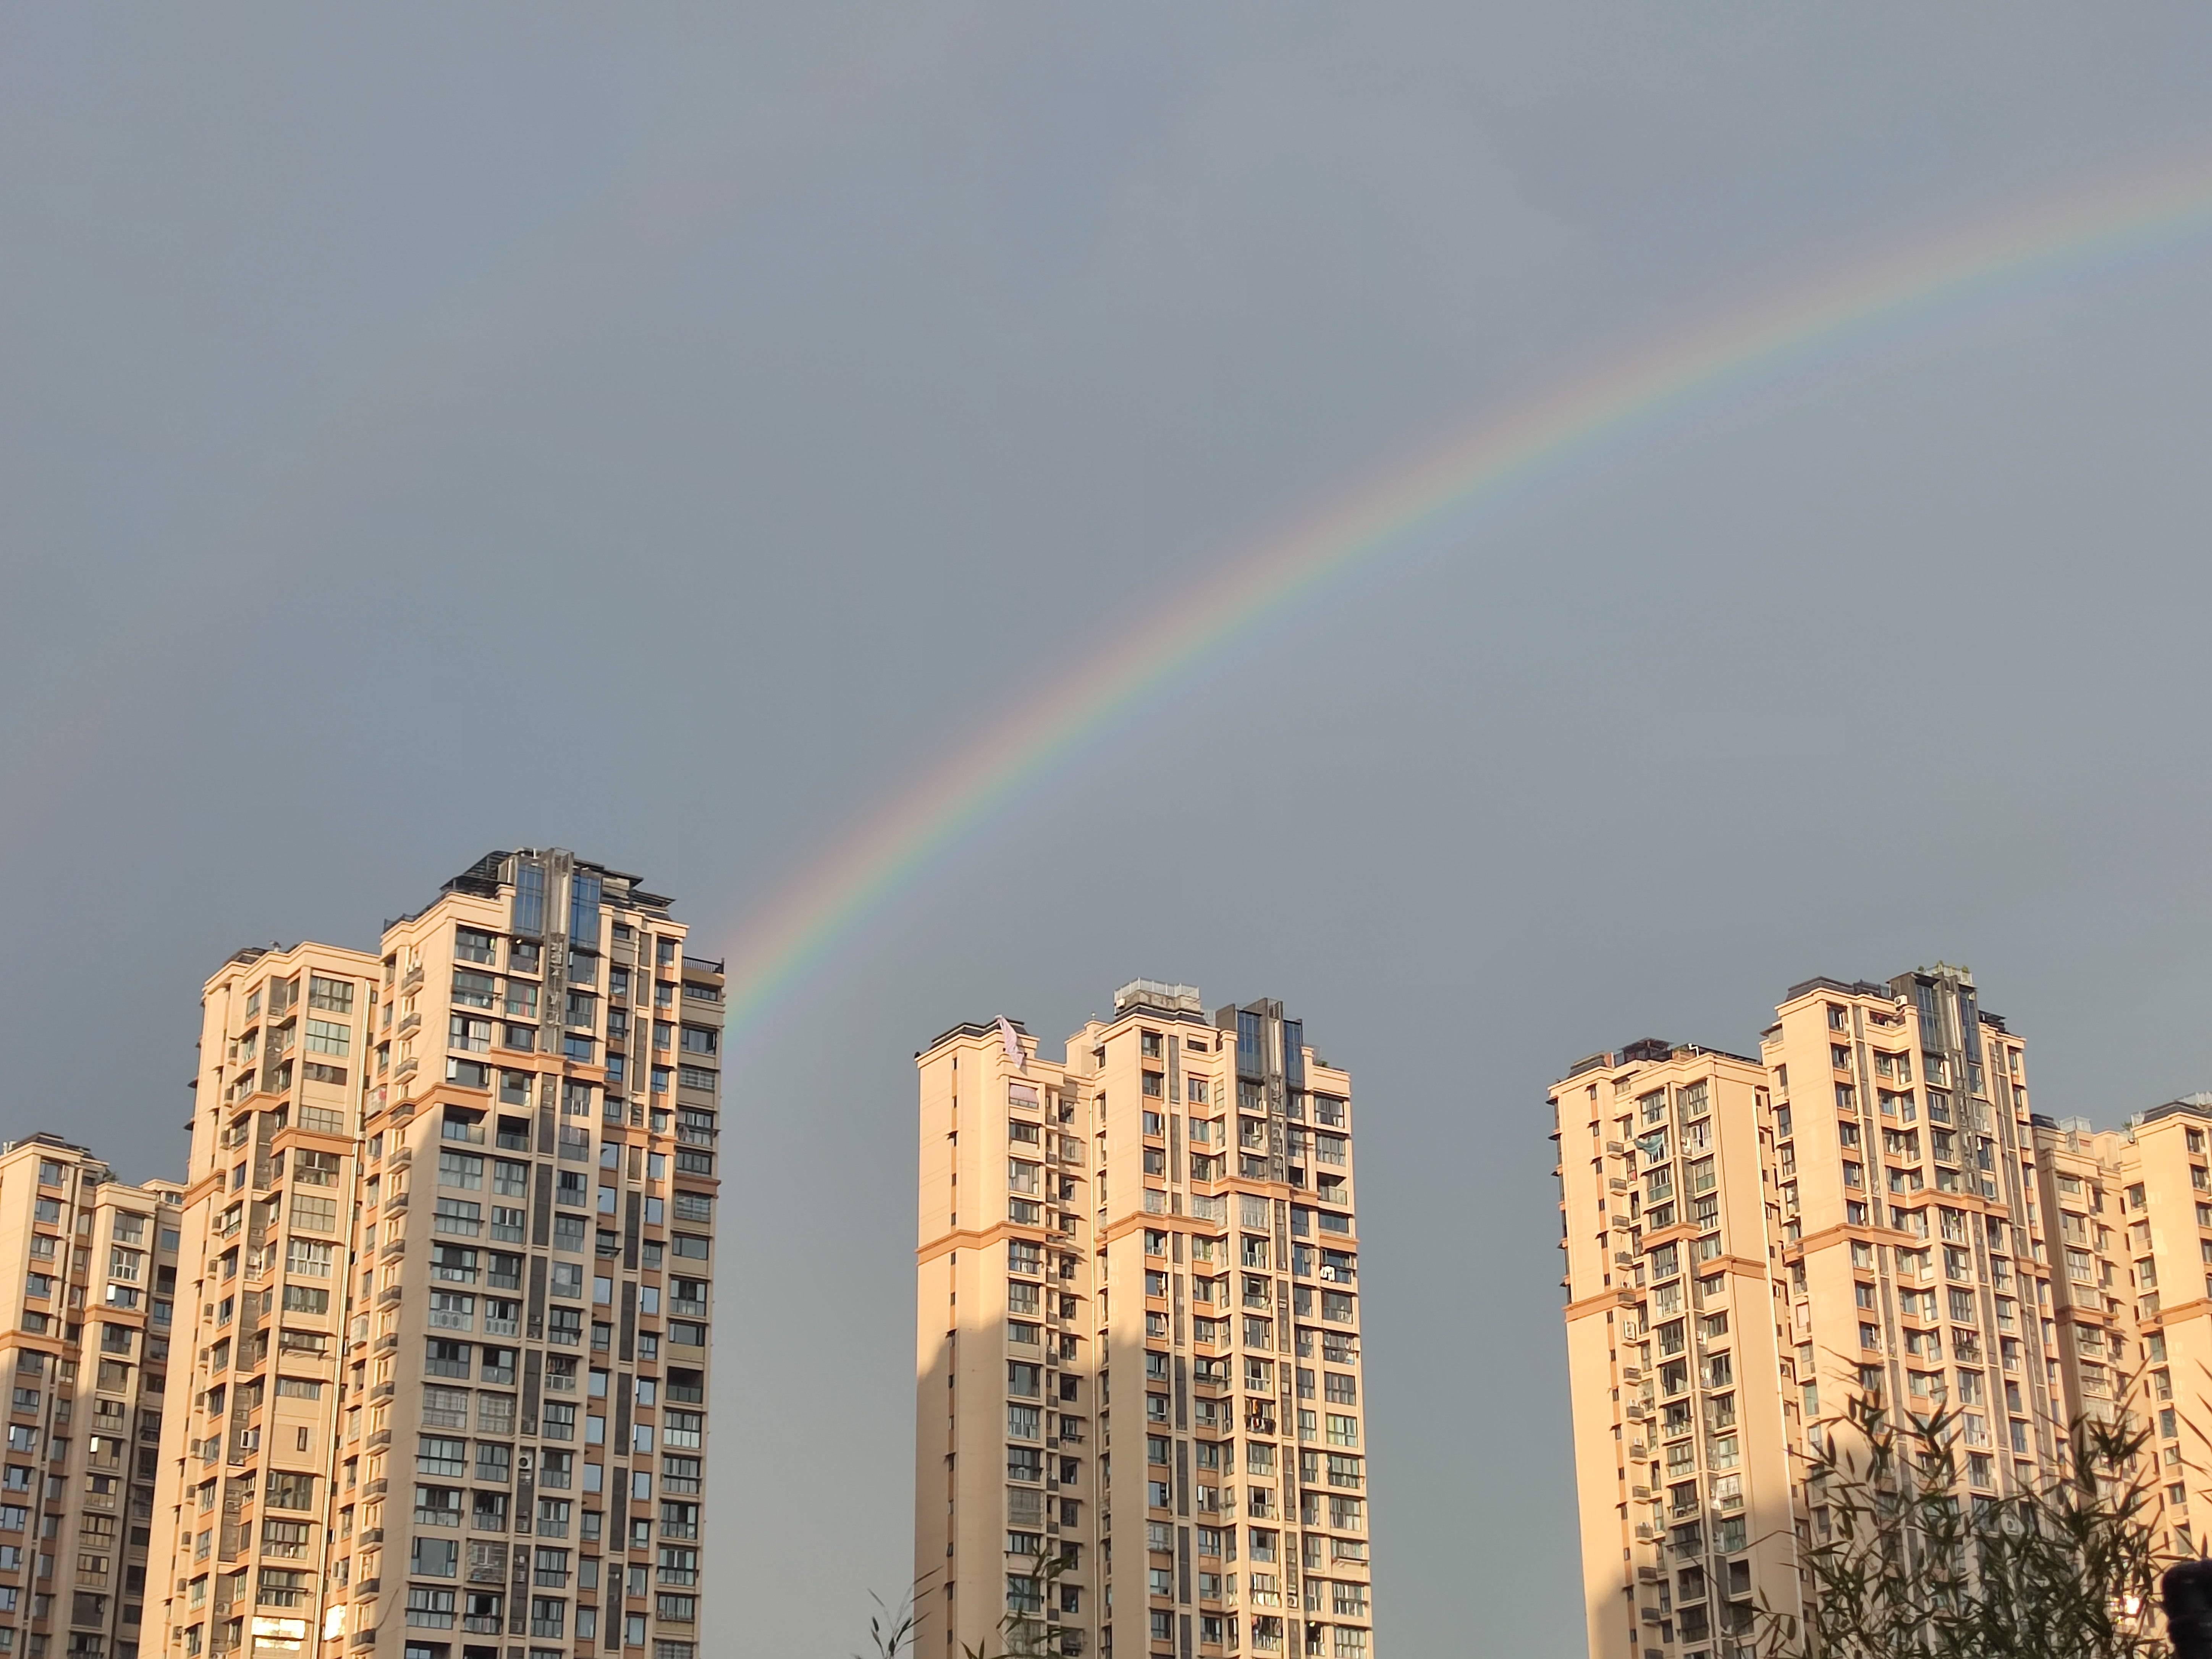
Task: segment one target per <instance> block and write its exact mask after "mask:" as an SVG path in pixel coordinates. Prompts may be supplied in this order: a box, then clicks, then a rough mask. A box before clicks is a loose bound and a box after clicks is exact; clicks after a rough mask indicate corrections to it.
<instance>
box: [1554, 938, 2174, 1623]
mask: <svg viewBox="0 0 2212 1659" xmlns="http://www.w3.org/2000/svg"><path fill="white" fill-rule="evenodd" d="M1551 1106H1552V1109H1553V1115H1554V1124H1553V1133H1554V1138H1555V1139H1557V1141H1558V1143H1559V1169H1558V1175H1559V1182H1560V1212H1561V1223H1562V1240H1561V1248H1562V1249H1563V1250H1564V1251H1565V1258H1566V1273H1565V1279H1563V1281H1562V1283H1563V1285H1564V1287H1565V1290H1566V1292H1567V1306H1566V1325H1567V1341H1568V1361H1569V1381H1570V1389H1571V1402H1572V1414H1573V1419H1574V1437H1575V1449H1576V1477H1577V1490H1578V1496H1579V1499H1580V1510H1581V1526H1582V1541H1583V1578H1584V1590H1585V1605H1586V1616H1587V1622H1588V1629H1589V1645H1590V1652H1591V1654H1592V1655H1593V1656H1594V1659H1633V1656H1637V1655H1638V1654H1639V1653H1640V1654H1641V1655H1642V1656H1644V1659H1722V1656H1727V1655H1731V1654H1735V1653H1737V1652H1748V1651H1749V1650H1750V1644H1751V1642H1752V1640H1753V1622H1754V1620H1755V1618H1756V1617H1757V1612H1756V1610H1757V1609H1758V1608H1759V1607H1761V1606H1767V1607H1774V1608H1777V1609H1780V1610H1784V1611H1788V1610H1790V1607H1792V1605H1793V1603H1794V1602H1796V1600H1797V1598H1798V1597H1799V1596H1800V1595H1802V1591H1803V1583H1802V1576H1801V1574H1800V1571H1799V1570H1798V1567H1797V1565H1796V1546H1797V1543H1798V1541H1800V1540H1816V1541H1817V1540H1821V1539H1825V1538H1826V1537H1827V1536H1828V1535H1829V1517H1828V1516H1827V1514H1826V1510H1825V1509H1824V1508H1822V1507H1821V1506H1820V1504H1817V1503H1814V1502H1808V1498H1807V1494H1806V1490H1805V1486H1804V1477H1805V1473H1806V1468H1807V1463H1808V1457H1809V1456H1811V1455H1816V1454H1817V1449H1818V1442H1819V1436H1820V1434H1821V1433H1822V1432H1824V1425H1826V1424H1828V1423H1831V1422H1832V1421H1833V1420H1834V1419H1837V1418H1838V1417H1839V1416H1840V1415H1841V1414H1842V1413H1844V1410H1845V1408H1846V1406H1847V1402H1848V1401H1850V1399H1851V1398H1852V1397H1853V1396H1854V1395H1879V1396H1880V1397H1881V1399H1883V1400H1884V1401H1887V1402H1891V1403H1892V1404H1894V1403H1896V1402H1900V1401H1902V1402H1906V1403H1908V1404H1910V1405H1912V1406H1915V1407H1920V1408H1922V1409H1927V1408H1929V1407H1933V1406H1935V1405H1936V1404H1938V1403H1941V1404H1943V1405H1945V1406H1947V1407H1949V1408H1950V1409H1952V1410H1954V1411H1956V1412H1957V1413H1959V1414H1960V1433H1961V1439H1962V1450H1963V1455H1962V1456H1961V1458H1960V1495H1961V1497H1962V1498H1966V1497H1971V1496H1972V1495H1977V1494H1985V1495H1997V1494H2002V1493H2005V1492H2013V1491H2016V1490H2019V1489H2021V1487H2022V1486H2025V1485H2027V1484H2030V1483H2033V1482H2034V1481H2037V1480H2039V1479H2041V1478H2042V1477H2043V1476H2044V1475H2045V1474H2049V1473H2051V1472H2053V1471H2054V1470H2055V1468H2056V1467H2057V1465H2056V1462H2054V1460H2056V1459H2058V1458H2061V1457H2063V1455H2064V1453H2065V1449H2066V1431H2067V1425H2069V1423H2070V1422H2071V1421H2072V1420H2073V1418H2074V1416H2075V1412H2076V1407H2077V1402H2076V1401H2075V1399H2074V1397H2073V1396H2071V1395H2069V1393H2068V1392H2067V1390H2068V1387H2069V1383H2068V1380H2067V1379H2068V1375H2069V1374H2068V1373H2067V1372H2066V1370H2064V1368H2063V1364H2062V1352H2061V1346H2060V1340H2059V1319H2060V1316H2061V1314H2060V1308H2061V1301H2060V1297H2059V1295H2057V1294H2056V1293H2054V1288H2053V1283H2052V1273H2051V1261H2052V1260H2053V1256H2052V1251H2053V1249H2054V1245H2053V1243H2052V1241H2051V1239H2050V1237H2048V1236H2047V1234H2046V1231H2045V1223H2046V1220H2047V1219H2048V1218H2049V1217H2050V1216H2051V1215H2052V1214H2053V1213H2056V1212H2057V1206H2054V1205H2053V1204H2052V1203H2051V1198H2050V1196H2049V1195H2048V1194H2046V1193H2045V1162H2046V1161H2047V1160H2045V1159H2043V1158H2039V1138H2040V1132H2039V1128H2038V1127H2037V1124H2036V1121H2035V1119H2034V1116H2033V1113H2032V1112H2031V1110H2030V1109H2029V1105H2028V1097H2027V1076H2026V1050H2025V1045H2024V1044H2023V1043H2022V1042H2021V1039H2020V1038H2019V1037H2018V1036H2015V1035H2014V1034H2013V1033H2011V1032H2010V1031H2008V1030H2007V1028H2006V1025H2005V1022H2004V1021H2003V1020H2002V1018H1999V1017H1997V1016H1996V1015H1993V1014H1990V1013H1988V1012H1984V1011H1983V1010H1982V1009H1981V1008H1980V1007H1979V1006H1978V1000H1977V994H1976V990H1975V987H1974V982H1973V979H1972V975H1971V974H1969V973H1967V972H1966V971H1965V970H1963V969H1951V968H1948V967H1940V966H1939V967H1938V968H1936V969H1925V970H1916V971H1915V972H1913V973H1910V974H1905V975H1899V976H1898V977H1897V978H1895V979H1893V980H1892V981H1888V982H1887V984H1873V983H1869V982H1866V981H1853V982H1849V983H1846V982H1844V981H1835V980H1826V979H1819V980H1811V981H1806V982H1804V983H1803V984H1801V985H1798V986H1795V987H1791V989H1790V994H1789V995H1788V996H1787V997H1785V998H1784V1000H1783V1002H1782V1003H1781V1005H1780V1006H1779V1007H1778V1009H1777V1011H1776V1018H1775V1020H1774V1023H1773V1024H1771V1025H1770V1026H1769V1027H1768V1028H1767V1029H1766V1030H1765V1032H1763V1033H1762V1035H1761V1040H1760V1044H1759V1055H1758V1057H1757V1058H1755V1059H1754V1058H1753V1057H1750V1056H1747V1055H1731V1054H1721V1053H1717V1052H1715V1051H1711V1050H1706V1049H1701V1048H1695V1047H1686V1046H1680V1045H1675V1044H1671V1043H1667V1042H1639V1043H1633V1044H1631V1045H1630V1046H1629V1047H1628V1048H1625V1049H1623V1050H1620V1052H1618V1053H1613V1052H1607V1053H1605V1054H1596V1055H1593V1056H1591V1057H1590V1058H1589V1059H1588V1060H1583V1062H1581V1063H1580V1064H1579V1065H1577V1066H1576V1067H1575V1068H1574V1070H1573V1071H1572V1072H1571V1073H1570V1074H1569V1075H1568V1077H1567V1078H1565V1079H1563V1080H1562V1081H1561V1082H1560V1083H1559V1085H1556V1086H1555V1087H1554V1089H1553V1091H1552V1096H1551ZM2193 1245H2194V1235H2193V1234H2192V1236H2191V1247H2192V1248H2193ZM2199 1283H2200V1284H2201V1283H2202V1274H2201V1271H2200V1274H2199ZM2083 1305H2084V1306H2085V1307H2086V1305H2087V1304H2086V1300H2085V1301H2084V1304H2083ZM2080 1320H2081V1324H2082V1326H2083V1328H2085V1329H2086V1328H2089V1327H2090V1326H2092V1325H2093V1326H2094V1328H2096V1329H2097V1331H2098V1332H2099V1333H2100V1341H2111V1342H2115V1343H2118V1342H2124V1336H2121V1335H2107V1334H2106V1327H2107V1324H2108V1319H2107V1317H2106V1315H2105V1314H2104V1312H2103V1311H2102V1310H2100V1311H2099V1312H2098V1313H2097V1314H2096V1315H2095V1316H2091V1315H2090V1314H2088V1313H2087V1312H2084V1313H2082V1314H2081V1316H2080ZM2085 1340H2086V1339H2085ZM2112 1353H2113V1355H2114V1357H2115V1359H2116V1360H2117V1358H2118V1355H2119V1349H2118V1347H2114V1348H2113V1349H2112Z"/></svg>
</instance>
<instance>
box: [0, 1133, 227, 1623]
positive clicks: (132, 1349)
mask: <svg viewBox="0 0 2212 1659" xmlns="http://www.w3.org/2000/svg"><path fill="white" fill-rule="evenodd" d="M179 1196H180V1194H179V1190H178V1188H175V1187H174V1186H173V1185H171V1184H169V1183H167V1182H148V1183H146V1184H145V1185H143V1186H138V1187H134V1186H131V1185H129V1184H127V1183H125V1182H119V1181H118V1180H116V1179H115V1178H114V1176H113V1174H112V1172H111V1171H110V1170H109V1169H108V1167H107V1165H106V1164H104V1163H102V1162H101V1161H100V1159H99V1158H94V1156H93V1155H92V1154H91V1153H90V1152H87V1151H86V1150H85V1149H84V1148H83V1147H82V1146H72V1145H71V1144H70V1143H69V1142H68V1141H66V1140H64V1139H61V1138H60V1137H58V1136H57V1135H51V1134H35V1135H32V1136H29V1137H27V1139H22V1140H17V1141H13V1142H10V1143H9V1144H8V1145H6V1146H0V1309H5V1310H8V1318H7V1319H6V1321H5V1327H6V1328H4V1329H0V1374H4V1376H5V1377H6V1379H7V1385H8V1390H9V1410H8V1419H7V1421H8V1444H7V1453H6V1459H5V1462H4V1463H0V1655H4V1656H7V1659H60V1656H64V1655H68V1656H74V1659H110V1656H113V1659H136V1656H137V1653H138V1650H139V1647H140V1644H141V1642H142V1641H143V1640H147V1639H152V1640H155V1641H158V1640H159V1637H160V1631H159V1627H158V1621H156V1628H155V1631H154V1632H153V1635H152V1637H151V1638H147V1637H146V1636H144V1635H143V1630H144V1626H145V1623H146V1604H147V1601H148V1594H147V1592H148V1582H147V1580H148V1567H149V1541H150V1540H149V1531H150V1528H151V1526H152V1522H153V1515H154V1501H155V1486H154V1480H155V1471H156V1468H157V1467H158V1462H159V1453H158V1447H159V1443H160V1441H161V1434H162V1421H163V1416H162V1413H163V1392H164V1389H166V1387H167V1378H168V1376H169V1368H170V1364H171V1360H170V1351H169V1345H170V1341H171V1333H172V1332H173V1330H174V1329H175V1328H176V1327H177V1325H178V1323H179V1319H178V1316H177V1311H176V1297H175V1289H176V1277H177V1267H176V1263H177V1244H178V1236H177V1215H178V1210H177V1206H178V1201H179ZM182 1358H183V1357H182V1356H181V1355H179V1360H181V1359H182ZM153 1576H154V1577H155V1579H156V1580H157V1581H158V1579H159V1577H160V1569H159V1567H158V1566H157V1567H155V1571H154V1575H153Z"/></svg>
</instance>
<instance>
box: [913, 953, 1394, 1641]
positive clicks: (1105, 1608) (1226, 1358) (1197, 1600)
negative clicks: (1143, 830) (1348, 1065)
mask: <svg viewBox="0 0 2212 1659" xmlns="http://www.w3.org/2000/svg"><path fill="white" fill-rule="evenodd" d="M1114 1001H1115V1012H1114V1017H1113V1018H1111V1019H1110V1020H1106V1021H1097V1020H1094V1021H1092V1022H1091V1023H1090V1024H1086V1025H1085V1027H1084V1028H1083V1029H1082V1030H1079V1031H1078V1032H1076V1033H1075V1035H1074V1036H1072V1037H1070V1038H1069V1039H1068V1041H1067V1046H1066V1056H1065V1058H1064V1059H1063V1060H1056V1061H1055V1060H1046V1059H1044V1058H1043V1057H1042V1055H1041V1054H1039V1053H1038V1049H1037V1045H1036V1042H1035V1040H1034V1039H1033V1038H1031V1037H1030V1036H1029V1034H1028V1033H1027V1031H1026V1030H1024V1028H1023V1027H1022V1026H1021V1025H1020V1024H1018V1023H1017V1022H1013V1021H1010V1020H1004V1019H1002V1020H1000V1021H998V1022H997V1023H996V1024H963V1025H958V1026H955V1027H954V1028H953V1029H952V1030H949V1031H947V1032H945V1034H944V1035H943V1036H939V1038H937V1039H936V1040H935V1041H934V1042H932V1043H931V1044H930V1045H929V1047H928V1048H927V1049H926V1050H924V1051H923V1052H922V1053H921V1054H920V1055H918V1056H917V1065H918V1066H919V1069H920V1073H921V1115H920V1132H921V1213H920V1248H919V1251H918V1255H917V1261H916V1287H917V1295H916V1301H917V1320H916V1336H917V1345H918V1346H917V1354H916V1373H917V1376H918V1382H919V1389H918V1397H917V1407H916V1419H915V1421H916V1446H915V1601H916V1604H917V1607H918V1609H919V1611H920V1612H921V1651H922V1652H924V1653H925V1654H929V1655H935V1654H939V1653H942V1654H945V1655H947V1656H951V1655H953V1654H955V1653H957V1651H958V1650H959V1649H960V1648H961V1647H963V1646H964V1645H965V1644H969V1643H973V1642H981V1641H983V1640H985V1639H986V1638H987V1637H988V1636H989V1635H990V1633H991V1632H993V1631H994V1628H995V1627H996V1626H998V1625H999V1623H1000V1620H1004V1619H1005V1618H1006V1617H1007V1615H1008V1614H1010V1613H1012V1614H1015V1615H1018V1616H1019V1617H1021V1618H1022V1619H1023V1620H1025V1621H1026V1628H1027V1632H1028V1635H1029V1636H1030V1638H1032V1639H1033V1641H1034V1642H1035V1644H1036V1650H1039V1651H1050V1652H1054V1653H1060V1654H1091V1653H1097V1654H1103V1655H1109V1656H1112V1655H1116V1654H1118V1655H1120V1656H1121V1659H1136V1656H1155V1655H1157V1656H1162V1659H1165V1656H1170V1655H1172V1656H1176V1659H1197V1656H1206V1659H1212V1656H1224V1659H1225V1656H1231V1655H1235V1656H1248V1655H1283V1656H1301V1659H1303V1656H1310V1655H1326V1656H1330V1659H1367V1656H1369V1655H1370V1653H1371V1652H1372V1646H1371V1639H1370V1632H1371V1630H1372V1623H1373V1609H1372V1605H1371V1602H1370V1591H1369V1582H1370V1581H1369V1571H1370V1569H1369V1561H1368V1550H1367V1538H1368V1514H1367V1492H1366V1463H1365V1446H1366V1437H1365V1433H1364V1407H1363V1403H1362V1401H1363V1399H1364V1392H1363V1389H1362V1386H1361V1368H1360V1344H1359V1329H1360V1321H1359V1310H1358V1245H1357V1243H1356V1238H1357V1229H1356V1227H1355V1225H1354V1222H1353V1214H1354V1204H1353V1178H1352V1177H1353V1163H1352V1121H1353V1115H1354V1114H1353V1107H1352V1086H1351V1079H1350V1078H1349V1077H1348V1076H1347V1075H1346V1073H1343V1072H1341V1071H1340V1070H1337V1069H1335V1068H1334V1067H1333V1066H1329V1065H1328V1063H1327V1062H1326V1061H1324V1060H1322V1059H1321V1058H1320V1057H1319V1056H1318V1055H1316V1054H1315V1053H1314V1052H1313V1050H1312V1049H1311V1048H1310V1047H1309V1046H1308V1045H1307V1043H1306V1041H1305V1034H1304V1029H1303V1027H1302V1025H1301V1024H1300V1023H1299V1022H1298V1021H1297V1020H1295V1019H1291V1018H1285V1015H1284V1012H1283V1006H1282V1005H1281V1004H1280V1003H1279V1002H1267V1001H1261V1002H1255V1003H1251V1004H1249V1005H1247V1006H1243V1007H1241V1008H1239V1007H1227V1008H1223V1009H1221V1010H1219V1011H1218V1012H1216V1013H1215V1014H1214V1016H1213V1017H1212V1019H1210V1020H1209V1019H1208V1018H1206V1013H1205V1012H1204V1010H1203V1005H1202V1004H1201V1002H1200V998H1199V994H1198V992H1197V991H1196V990H1195V989H1194V988H1193V987H1188V986H1181V985H1163V984H1158V983H1156V982H1153V981H1146V980H1139V981H1134V982H1133V983H1131V984H1129V985H1126V986H1124V987H1122V988H1121V990H1120V991H1118V992H1116V993H1115V999H1114ZM1041 1563H1042V1564H1045V1565H1046V1571H1043V1572H1042V1573H1040V1572H1039V1571H1038V1569H1039V1566H1040V1564H1041Z"/></svg>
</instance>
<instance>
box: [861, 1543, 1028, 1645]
mask: <svg viewBox="0 0 2212 1659" xmlns="http://www.w3.org/2000/svg"><path fill="white" fill-rule="evenodd" d="M1068 1565H1069V1564H1068V1560H1067V1558H1066V1556H1065V1555H1060V1554H1054V1553H1051V1552H1050V1551H1049V1550H1039V1551H1038V1552H1037V1554H1036V1559H1035V1560H1033V1561H1032V1562H1030V1571H1029V1572H1028V1574H1027V1575H1026V1577H1028V1580H1029V1583H1030V1586H1031V1588H1033V1589H1035V1591H1036V1595H1037V1597H1038V1605H1037V1607H1036V1609H1029V1608H1025V1607H1014V1608H1010V1609H1009V1610H1008V1611H1007V1612H1006V1613H1005V1614H1004V1615H1003V1616H1002V1617H1001V1618H1000V1620H999V1621H998V1623H997V1624H995V1625H994V1626H992V1627H991V1630H992V1634H991V1637H990V1638H987V1639H985V1640H984V1641H981V1642H969V1643H967V1644H964V1645H963V1647H962V1648H961V1650H960V1659H1048V1656H1050V1655H1052V1654H1054V1653H1055V1652H1056V1650H1055V1649H1054V1648H1053V1647H1052V1645H1051V1643H1052V1639H1053V1632H1052V1630H1051V1628H1050V1627H1049V1626H1048V1625H1047V1624H1046V1622H1045V1620H1044V1619H1043V1618H1042V1616H1041V1614H1042V1609H1043V1607H1044V1605H1045V1603H1046V1601H1048V1600H1049V1599H1050V1597H1051V1595H1052V1593H1053V1589H1054V1586H1055V1585H1056V1584H1058V1583H1059V1582H1060V1578H1061V1577H1062V1576H1063V1575H1064V1574H1065V1573H1066V1571H1067V1569H1068ZM917 1588H919V1587H917ZM874 1600H875V1603H876V1613H875V1616H874V1617H873V1618H872V1619H870V1620H868V1642H869V1645H870V1647H871V1648H872V1650H873V1651H874V1656H875V1659H899V1656H900V1655H902V1654H908V1655H910V1654H914V1653H915V1652H917V1651H918V1650H919V1649H920V1647H921V1615H920V1614H919V1613H916V1612H915V1603H914V1598H913V1596H912V1595H909V1596H908V1598H907V1599H906V1600H905V1601H903V1602H902V1603H901V1604H900V1605H899V1607H898V1609H897V1611H896V1612H893V1611H892V1610H891V1609H890V1607H886V1606H885V1605H884V1601H883V1598H882V1597H880V1596H878V1597H875V1598H874ZM994 1647H995V1649H996V1650H995V1651H994ZM854 1659H860V1655H858V1654H855V1655H854Z"/></svg>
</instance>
